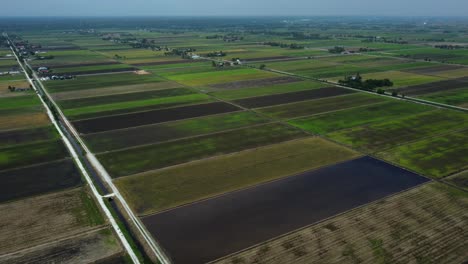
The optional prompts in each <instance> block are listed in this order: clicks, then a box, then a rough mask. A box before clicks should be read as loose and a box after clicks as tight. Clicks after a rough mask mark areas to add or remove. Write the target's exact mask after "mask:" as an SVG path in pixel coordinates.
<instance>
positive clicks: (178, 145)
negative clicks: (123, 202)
mask: <svg viewBox="0 0 468 264" xmlns="http://www.w3.org/2000/svg"><path fill="white" fill-rule="evenodd" d="M304 136H305V134H304V133H303V132H301V131H300V130H297V129H294V128H291V127H287V126H284V125H282V124H278V123H273V124H266V125H260V126H255V127H248V128H241V129H238V130H230V131H227V132H221V133H216V134H210V135H205V136H199V137H193V138H187V139H180V140H177V141H170V142H166V143H164V142H163V143H160V144H156V145H147V146H142V147H136V148H130V149H125V150H119V151H115V152H108V153H104V154H101V155H98V158H99V159H100V160H101V162H102V163H103V165H104V167H105V168H106V169H107V170H108V171H109V173H110V174H111V175H112V176H114V177H120V176H126V175H130V174H134V173H139V172H143V171H147V170H152V169H159V168H163V167H166V166H171V165H176V164H180V163H184V162H188V161H191V160H195V159H201V158H206V157H210V156H214V155H219V154H223V153H230V152H236V151H241V150H244V149H248V148H255V147H259V146H262V145H267V144H274V143H278V142H281V141H286V140H290V139H294V138H299V137H304ZM142 157H144V158H142Z"/></svg>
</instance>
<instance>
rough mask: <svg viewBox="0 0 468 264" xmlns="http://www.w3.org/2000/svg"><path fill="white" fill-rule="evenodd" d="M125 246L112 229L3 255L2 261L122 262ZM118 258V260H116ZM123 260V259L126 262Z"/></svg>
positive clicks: (0, 257)
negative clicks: (122, 245)
mask: <svg viewBox="0 0 468 264" xmlns="http://www.w3.org/2000/svg"><path fill="white" fill-rule="evenodd" d="M121 254H122V248H121V246H120V244H119V242H118V241H117V239H116V238H115V237H114V235H113V233H112V231H111V230H109V229H100V230H96V231H92V232H90V233H84V234H82V235H79V236H76V237H72V238H68V239H65V240H61V241H53V242H52V243H49V244H44V245H40V246H37V247H34V248H32V249H27V250H25V251H22V252H17V253H14V254H10V255H5V256H0V263H5V264H6V263H114V264H116V263H119V262H118V258H119V257H120V255H121ZM114 261H117V262H114ZM122 263H123V262H122Z"/></svg>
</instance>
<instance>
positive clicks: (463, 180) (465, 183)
mask: <svg viewBox="0 0 468 264" xmlns="http://www.w3.org/2000/svg"><path fill="white" fill-rule="evenodd" d="M446 181H447V182H450V183H452V184H455V185H457V186H458V187H461V188H463V189H465V190H468V170H466V171H462V172H460V173H457V174H455V175H453V176H451V177H448V178H447V180H446Z"/></svg>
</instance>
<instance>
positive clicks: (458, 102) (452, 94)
mask: <svg viewBox="0 0 468 264" xmlns="http://www.w3.org/2000/svg"><path fill="white" fill-rule="evenodd" d="M420 98H421V99H425V100H429V101H434V102H438V103H443V104H449V105H455V106H459V107H465V108H468V86H467V87H466V88H460V89H455V90H449V91H447V92H439V93H431V94H427V95H423V96H420Z"/></svg>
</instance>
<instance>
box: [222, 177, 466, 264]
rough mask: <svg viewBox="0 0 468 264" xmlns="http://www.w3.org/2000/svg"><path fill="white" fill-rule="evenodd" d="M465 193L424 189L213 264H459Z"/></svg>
mask: <svg viewBox="0 0 468 264" xmlns="http://www.w3.org/2000/svg"><path fill="white" fill-rule="evenodd" d="M467 199H468V197H467V195H466V193H463V192H460V191H458V190H456V189H453V188H450V187H446V186H445V185H442V184H439V183H430V184H425V185H423V186H421V187H418V188H414V189H412V190H410V191H408V192H404V193H401V194H398V195H395V196H393V197H389V198H386V199H383V200H380V201H378V202H376V203H373V204H369V205H368V206H364V207H361V208H358V209H355V210H352V211H350V212H346V213H344V214H342V215H339V216H337V217H334V218H331V219H327V220H326V221H323V222H321V223H318V224H316V225H311V226H308V227H306V228H303V229H300V230H298V231H296V232H291V233H289V234H287V235H284V236H280V237H278V238H275V239H273V240H270V241H267V242H264V243H260V244H258V245H256V246H255V247H252V248H250V249H248V250H246V251H243V252H239V253H237V254H234V255H231V256H229V257H227V258H225V259H221V260H218V261H216V262H215V263H223V264H228V263H229V264H231V263H246V264H247V263H278V264H280V263H393V262H397V261H398V262H400V261H401V262H403V263H411V262H414V263H418V262H426V263H460V262H464V261H465V260H466V259H467V258H468V255H467V252H466V250H465V249H466V246H467V241H466V236H467V234H468V230H467V228H466V227H467V218H466V212H467V209H468V207H467V204H468V203H467V202H468V200H467Z"/></svg>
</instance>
